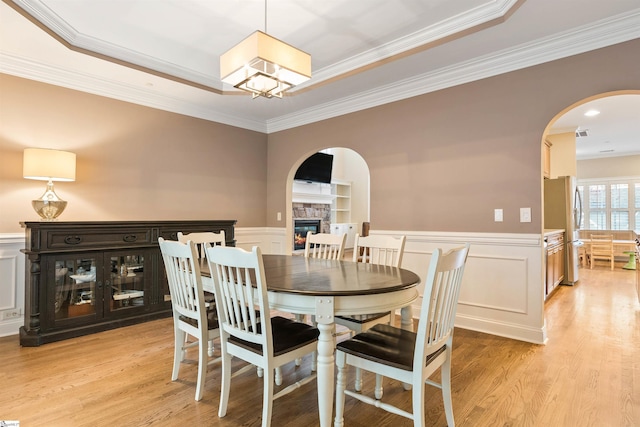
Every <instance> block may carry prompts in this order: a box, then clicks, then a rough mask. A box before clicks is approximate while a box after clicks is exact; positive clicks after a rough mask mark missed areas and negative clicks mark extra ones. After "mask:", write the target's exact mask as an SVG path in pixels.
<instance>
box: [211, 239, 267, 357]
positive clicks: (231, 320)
mask: <svg viewBox="0 0 640 427" xmlns="http://www.w3.org/2000/svg"><path fill="white" fill-rule="evenodd" d="M205 251H206V254H207V259H208V262H209V268H210V271H211V276H212V277H213V279H214V286H215V293H216V306H217V309H218V321H219V323H220V327H221V329H222V330H223V331H224V332H226V333H228V334H230V335H232V336H235V337H238V338H240V339H243V340H245V341H249V342H252V343H257V344H260V345H262V347H263V349H265V348H269V349H271V348H273V346H272V345H271V340H272V337H271V322H270V321H269V318H270V316H269V306H268V300H267V288H266V280H265V278H264V267H263V263H262V253H261V252H260V249H259V248H258V247H254V248H253V249H252V251H251V252H247V251H245V250H244V249H241V248H232V247H222V246H213V247H211V246H207V247H206V249H205ZM256 306H257V308H258V309H259V313H260V314H259V316H257V315H256ZM258 324H260V326H258Z"/></svg>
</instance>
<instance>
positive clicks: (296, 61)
mask: <svg viewBox="0 0 640 427" xmlns="http://www.w3.org/2000/svg"><path fill="white" fill-rule="evenodd" d="M220 77H221V79H222V81H223V82H225V83H228V84H230V85H233V86H234V87H236V88H238V89H242V90H244V91H247V92H251V94H252V97H253V98H257V97H259V96H263V97H265V98H273V97H277V98H282V94H283V93H284V92H286V91H287V90H289V89H291V88H292V87H294V86H296V85H299V84H301V83H303V82H305V81H307V80H309V79H310V78H311V55H309V54H308V53H306V52H303V51H301V50H299V49H296V48H295V47H293V46H291V45H289V44H287V43H285V42H282V41H280V40H278V39H276V38H274V37H271V36H270V35H268V34H267V1H266V0H265V2H264V32H262V31H259V30H258V31H256V32H254V33H253V34H251V35H250V36H248V37H247V38H245V39H244V40H242V41H241V42H240V43H238V44H237V45H235V46H234V47H232V48H231V49H229V50H228V51H226V52H225V53H223V54H222V55H221V56H220Z"/></svg>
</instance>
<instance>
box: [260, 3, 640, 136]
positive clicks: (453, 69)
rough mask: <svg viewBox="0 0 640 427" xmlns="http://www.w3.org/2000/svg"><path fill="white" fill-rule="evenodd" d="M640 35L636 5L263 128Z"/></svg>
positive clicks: (397, 97)
mask: <svg viewBox="0 0 640 427" xmlns="http://www.w3.org/2000/svg"><path fill="white" fill-rule="evenodd" d="M637 38H640V9H636V10H635V11H633V12H632V13H627V14H624V15H619V16H615V17H612V18H610V19H607V20H603V21H599V22H596V23H594V24H591V25H587V26H583V27H579V28H577V29H574V30H571V31H566V32H562V33H558V34H555V35H553V36H549V37H545V38H542V39H538V40H535V41H533V42H530V43H525V44H522V45H519V46H516V47H514V48H510V49H505V50H503V51H501V52H497V53H494V54H491V55H485V56H481V57H478V58H476V59H473V60H470V61H465V62H461V63H458V64H455V65H453V66H450V67H445V68H441V69H439V70H435V71H432V72H429V73H425V74H422V75H420V76H416V77H412V78H409V79H405V80H401V81H398V82H395V83H393V84H389V85H386V86H381V87H378V88H376V89H374V90H371V91H366V92H361V93H359V94H357V95H355V96H350V97H345V98H342V99H339V100H336V101H332V102H330V103H325V104H322V105H318V106H315V107H313V108H309V109H306V110H302V111H298V112H296V113H294V114H289V115H286V116H281V117H278V118H275V119H271V120H268V121H267V132H268V133H272V132H277V131H281V130H285V129H289V128H293V127H297V126H302V125H305V124H309V123H313V122H317V121H320V120H325V119H329V118H332V117H337V116H341V115H344V114H349V113H353V112H356V111H360V110H364V109H367V108H372V107H376V106H379V105H384V104H388V103H390V102H394V101H399V100H402V99H406V98H410V97H413V96H417V95H423V94H425V93H429V92H434V91H437V90H441V89H446V88H448V87H453V86H457V85H461V84H464V83H469V82H473V81H477V80H481V79H485V78H489V77H493V76H496V75H499V74H504V73H508V72H510V71H516V70H519V69H522V68H527V67H531V66H534V65H538V64H542V63H545V62H550V61H554V60H557V59H561V58H565V57H568V56H572V55H577V54H580V53H584V52H588V51H590V50H595V49H600V48H603V47H606V46H610V45H614V44H617V43H622V42H625V41H629V40H633V39H637Z"/></svg>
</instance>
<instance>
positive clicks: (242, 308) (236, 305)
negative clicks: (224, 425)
mask: <svg viewBox="0 0 640 427" xmlns="http://www.w3.org/2000/svg"><path fill="white" fill-rule="evenodd" d="M206 253H207V260H208V262H209V269H210V272H211V276H212V277H213V279H214V286H215V296H216V307H217V310H218V318H219V322H220V329H221V332H220V347H221V349H222V386H221V391H220V406H219V409H218V416H220V417H224V416H225V415H226V413H227V406H228V402H229V394H230V388H231V376H232V375H231V358H232V357H237V358H239V359H242V360H245V361H246V362H249V363H251V364H252V365H256V366H259V367H261V368H262V370H263V372H264V386H263V387H264V392H263V393H264V394H263V403H262V426H263V427H268V426H269V425H270V424H271V412H272V406H273V401H274V400H276V399H278V398H279V397H281V396H284V395H286V394H288V393H290V392H292V391H294V390H296V389H297V388H299V387H300V386H302V385H304V384H306V383H308V382H309V381H312V380H313V379H315V378H316V374H315V373H312V374H311V375H309V376H307V377H306V378H304V379H302V380H299V381H298V382H296V383H294V384H291V385H290V386H288V387H286V388H284V389H282V390H280V391H279V392H278V393H276V394H274V370H275V368H276V367H279V366H282V365H284V364H286V363H289V362H292V361H294V360H295V359H297V358H300V357H303V356H305V355H307V354H310V353H312V352H313V351H315V350H316V345H317V341H318V335H319V331H318V329H317V328H314V327H312V326H310V325H307V324H305V323H301V322H296V321H294V320H293V319H287V318H284V317H281V316H274V317H270V310H269V301H268V298H267V282H266V279H265V275H264V265H263V261H262V252H261V251H260V248H258V247H256V246H254V247H253V249H252V251H251V252H248V251H245V250H243V249H241V248H232V247H226V248H225V247H219V246H217V247H208V248H206ZM256 306H257V309H258V310H256ZM249 366H250V365H249ZM236 374H237V372H236ZM239 399H243V397H242V396H239ZM246 410H248V409H246Z"/></svg>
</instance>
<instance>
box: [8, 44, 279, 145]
mask: <svg viewBox="0 0 640 427" xmlns="http://www.w3.org/2000/svg"><path fill="white" fill-rule="evenodd" d="M0 72H2V73H5V74H10V75H14V76H17V77H23V78H26V79H30V80H35V81H39V82H43V83H48V84H52V85H55V86H62V87H66V88H69V89H74V90H79V91H82V92H87V93H92V94H94V95H100V96H105V97H107V98H113V99H117V100H120V101H125V102H130V103H132V104H138V105H144V106H146V107H151V108H156V109H159V110H164V111H170V112H172V113H178V114H184V115H187V116H190V117H196V118H199V119H204V120H209V121H213V122H218V123H223V124H227V125H230V126H236V127H240V128H243V129H249V130H253V131H257V132H262V133H266V132H267V126H266V123H265V122H263V121H257V120H250V119H246V118H243V117H237V116H232V115H229V114H224V113H221V112H220V111H217V110H214V109H207V108H201V107H199V106H196V105H194V104H193V103H190V102H188V101H187V100H186V99H179V98H175V97H170V96H167V95H165V94H160V93H157V92H153V91H151V90H145V89H141V88H140V87H138V86H134V85H127V84H124V83H122V82H117V81H111V80H107V79H105V78H102V77H96V76H94V75H89V74H85V73H79V72H76V71H69V70H67V69H63V68H60V67H53V66H50V65H45V64H42V63H40V62H36V61H33V60H30V59H28V58H23V57H19V56H16V55H11V54H8V53H5V52H0Z"/></svg>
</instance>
